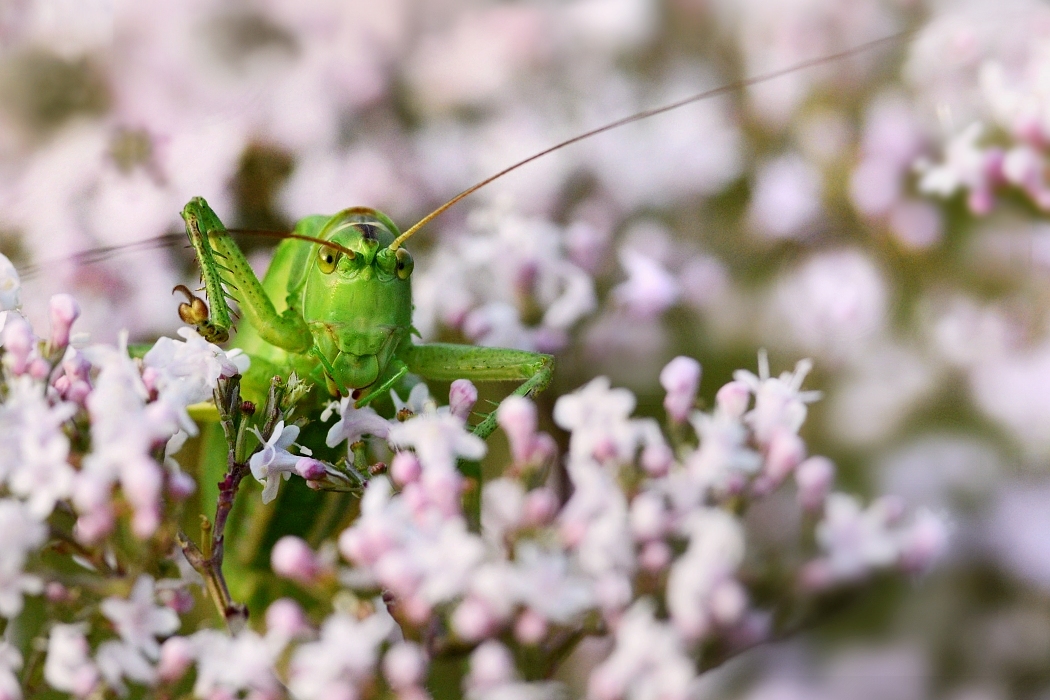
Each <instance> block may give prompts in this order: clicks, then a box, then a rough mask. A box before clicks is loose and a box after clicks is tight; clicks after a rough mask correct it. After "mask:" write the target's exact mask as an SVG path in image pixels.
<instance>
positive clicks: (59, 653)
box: [44, 624, 99, 697]
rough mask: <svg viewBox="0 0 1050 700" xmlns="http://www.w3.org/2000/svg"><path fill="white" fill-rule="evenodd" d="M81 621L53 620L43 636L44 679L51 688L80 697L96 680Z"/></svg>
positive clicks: (96, 675) (88, 690)
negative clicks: (53, 624)
mask: <svg viewBox="0 0 1050 700" xmlns="http://www.w3.org/2000/svg"><path fill="white" fill-rule="evenodd" d="M90 653H91V647H89V646H88V643H87V639H85V638H84V628H83V626H82V625H64V624H55V626H54V627H52V628H51V634H50V636H49V637H48V640H47V660H46V661H45V662H44V680H46V681H47V683H48V685H50V686H51V687H52V688H54V689H55V690H61V691H64V692H67V693H72V694H73V695H76V696H77V697H84V696H86V695H87V694H88V693H90V692H91V690H92V689H93V688H94V687H95V684H96V683H98V678H99V674H98V669H97V668H96V667H95V664H94V663H93V662H92V661H91V657H90Z"/></svg>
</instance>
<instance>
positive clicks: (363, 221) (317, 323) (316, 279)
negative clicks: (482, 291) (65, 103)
mask: <svg viewBox="0 0 1050 700" xmlns="http://www.w3.org/2000/svg"><path fill="white" fill-rule="evenodd" d="M182 216H183V219H185V221H186V228H187V232H188V234H189V236H190V241H191V243H192V244H193V246H194V249H195V250H196V252H197V257H198V260H199V262H200V265H201V275H202V278H203V280H204V284H205V290H206V292H207V294H208V302H209V305H210V307H211V315H210V318H208V319H207V320H206V321H203V322H201V323H199V324H198V330H200V332H201V333H202V334H203V335H204V336H205V337H206V338H208V339H209V340H213V341H221V340H223V339H225V338H227V337H228V330H229V327H230V325H231V319H230V312H229V309H228V307H227V305H226V301H225V297H227V296H229V297H230V298H232V299H234V300H235V301H236V302H237V303H238V305H239V306H240V308H241V313H242V315H243V322H242V328H241V330H240V331H239V334H238V338H237V342H236V347H239V348H241V349H243V350H244V351H245V353H247V354H248V355H249V356H250V357H251V359H252V367H251V369H250V370H249V372H248V375H247V376H246V377H245V378H244V380H243V382H242V386H243V392H244V395H245V398H248V399H250V400H254V401H259V400H261V398H262V397H263V396H264V395H265V392H266V389H267V387H268V386H269V383H270V378H272V377H273V376H275V375H281V376H283V377H287V376H288V375H289V374H290V373H291V372H292V371H295V372H296V373H297V374H299V375H300V376H301V377H303V378H307V379H308V380H311V381H313V382H315V383H317V384H318V385H320V386H323V387H324V389H325V390H326V391H327V394H328V395H329V396H332V397H337V396H347V395H352V396H353V397H354V398H355V404H356V406H358V407H361V406H365V405H367V404H368V403H370V402H371V401H372V400H374V399H375V398H377V397H379V396H383V395H385V394H386V393H387V392H388V391H389V389H390V388H392V387H394V386H395V385H396V384H397V383H398V381H399V380H400V379H401V378H402V377H403V376H404V375H406V374H407V373H409V372H411V373H413V374H416V375H418V376H420V377H422V378H424V379H437V380H451V379H460V378H463V379H470V380H472V381H514V380H518V381H521V382H522V384H521V385H520V386H519V387H518V388H517V389H516V390H515V392H514V393H515V394H519V395H527V394H531V393H535V392H538V391H541V390H542V389H543V388H545V387H546V386H547V384H548V383H549V382H550V378H551V373H552V372H553V367H554V359H553V358H552V357H551V356H550V355H543V354H540V353H534V352H527V351H523V350H510V349H502V348H479V347H474V346H470V345H454V344H448V343H426V344H416V343H414V342H413V341H412V337H411V336H412V334H413V333H414V329H413V328H412V290H411V273H412V264H411V257H410V256H409V255H408V254H407V252H406V251H405V250H404V249H403V248H401V249H398V250H396V251H395V250H392V249H391V248H390V244H391V243H392V242H393V240H394V239H395V238H396V237H397V236H398V235H399V231H398V230H397V228H396V226H395V225H394V223H393V222H392V221H391V220H390V219H389V218H388V217H387V216H385V215H383V214H382V213H380V212H377V211H375V210H372V209H365V208H361V207H359V208H352V209H347V210H344V211H342V212H339V213H338V214H336V215H334V216H331V217H325V216H311V217H307V218H305V219H303V220H301V221H300V222H299V223H298V224H297V225H296V227H295V234H298V235H300V236H307V237H310V238H316V239H321V240H324V241H331V242H332V243H333V244H335V245H338V246H340V247H341V248H342V249H343V250H347V251H350V252H352V256H351V255H350V254H347V253H345V252H341V251H340V250H338V249H336V248H335V247H333V248H328V247H325V246H321V245H320V244H317V243H313V242H304V241H302V240H297V239H295V238H289V239H286V240H284V241H282V242H281V244H280V246H278V248H277V251H276V253H275V255H274V258H273V261H272V262H271V264H270V267H269V269H268V270H267V272H266V275H265V276H264V278H263V281H262V282H260V281H259V280H258V278H256V276H255V274H254V273H253V272H252V270H251V268H250V267H249V265H248V262H247V260H246V259H245V258H244V255H243V253H242V252H241V251H240V249H239V248H238V247H237V245H236V243H235V242H234V241H233V239H232V238H231V237H230V236H229V234H228V233H226V229H225V227H224V226H223V225H222V222H220V221H219V218H218V217H217V216H216V215H215V213H214V212H213V211H212V210H211V208H210V207H209V206H208V204H207V202H205V201H204V200H203V199H201V198H199V197H198V198H195V199H193V200H192V201H191V202H190V203H189V204H187V205H186V207H185V209H183V212H182ZM495 425H496V423H495V416H494V415H493V414H489V415H488V416H486V417H485V419H483V420H482V421H481V422H480V423H479V424H478V425H477V426H475V427H474V429H473V430H474V433H475V434H477V435H479V436H481V437H487V436H488V435H489V434H490V433H491V432H492V431H493V430H494V429H495Z"/></svg>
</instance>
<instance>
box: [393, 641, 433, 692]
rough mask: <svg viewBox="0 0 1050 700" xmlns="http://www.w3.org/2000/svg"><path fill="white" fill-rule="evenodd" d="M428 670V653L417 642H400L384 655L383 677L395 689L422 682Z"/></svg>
mask: <svg viewBox="0 0 1050 700" xmlns="http://www.w3.org/2000/svg"><path fill="white" fill-rule="evenodd" d="M426 672H427V658H426V655H425V654H424V653H423V649H422V647H420V646H419V645H418V644H416V643H415V642H399V643H397V644H395V645H394V646H392V647H391V648H390V650H389V651H388V652H387V653H386V655H385V656H383V677H384V678H386V681H387V683H389V684H390V687H391V688H393V689H394V690H401V689H407V688H410V687H412V686H415V685H419V684H421V683H422V682H423V681H424V680H425V676H426Z"/></svg>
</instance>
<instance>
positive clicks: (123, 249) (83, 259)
mask: <svg viewBox="0 0 1050 700" xmlns="http://www.w3.org/2000/svg"><path fill="white" fill-rule="evenodd" d="M226 233H231V234H234V235H245V236H262V237H264V238H277V239H280V240H284V239H285V238H294V239H296V240H300V241H306V242H308V243H317V244H320V245H323V246H328V247H329V248H332V249H334V250H338V251H339V252H340V253H342V254H343V255H346V256H347V257H350V258H353V257H355V256H356V255H357V254H356V253H355V252H354V251H352V250H350V249H349V248H347V247H345V246H341V245H339V244H338V243H333V242H332V241H326V240H324V239H322V238H314V237H313V236H304V235H302V234H299V233H290V232H288V231H262V230H258V229H246V228H230V229H226ZM180 241H181V242H183V243H185V242H186V234H185V233H165V234H163V235H160V236H157V237H156V238H150V239H147V240H145V241H135V242H134V243H123V244H120V245H108V246H102V247H100V248H92V249H91V250H85V251H82V252H79V253H73V254H72V255H67V256H65V257H62V258H58V259H54V260H45V261H44V262H39V263H30V264H29V265H25V266H23V267H22V268H21V269H20V270H19V271H18V273H19V275H20V276H21V278H22V279H25V280H29V279H33V278H34V277H36V276H37V275H39V274H40V273H41V272H43V271H44V270H47V269H49V268H51V267H53V266H54V265H56V264H64V263H68V262H72V263H76V264H78V265H91V264H94V263H98V262H102V261H103V260H106V259H108V258H110V257H112V256H113V255H115V254H117V253H131V252H134V251H146V250H156V249H158V248H167V247H169V246H172V245H174V244H176V243H179V242H180Z"/></svg>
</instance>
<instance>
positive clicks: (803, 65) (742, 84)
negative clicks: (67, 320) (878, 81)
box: [390, 29, 916, 250]
mask: <svg viewBox="0 0 1050 700" xmlns="http://www.w3.org/2000/svg"><path fill="white" fill-rule="evenodd" d="M915 31H916V30H914V29H908V30H904V31H900V32H897V33H896V34H890V35H888V36H884V37H882V38H880V39H873V40H872V41H868V42H865V43H863V44H858V45H857V46H854V47H852V48H849V49H845V50H843V51H839V52H837V53H833V54H828V55H826V56H821V57H819V58H811V59H808V60H805V61H800V62H799V63H796V64H794V65H791V66H788V67H787V68H779V69H777V70H775V71H771V72H769V73H763V74H761V75H756V76H754V77H752V78H744V79H742V80H736V81H734V82H731V83H726V84H725V85H722V86H720V87H716V88H713V89H711V90H705V91H704V92H699V93H697V94H695V95H691V96H690V97H685V98H682V99H680V100H678V101H677V102H672V103H670V104H666V105H663V106H662V107H654V108H653V109H647V110H644V111H641V112H637V113H635V114H632V115H630V116H628V117H622V118H620V119H617V120H616V121H612V122H609V123H608V124H605V125H603V126H599V127H596V128H594V129H591V130H590V131H585V132H584V133H582V134H579V135H577V136H573V137H572V138H571V139H566V140H564V141H562V142H561V143H557V144H555V145H553V146H551V147H550V148H546V149H544V150H542V151H540V152H539V153H535V154H533V155H531V156H529V157H528V158H525V159H524V160H519V161H518V162H517V163H515V164H514V165H511V166H510V167H507V168H504V169H503V170H500V171H499V172H498V173H496V174H495V175H492V176H490V177H487V178H485V179H484V180H482V181H481V182H479V183H477V184H476V185H472V186H471V187H468V188H467V189H465V190H463V191H462V192H460V193H459V194H457V195H456V196H455V197H453V198H452V199H450V200H448V201H447V202H445V203H444V204H442V205H441V206H440V207H438V208H437V209H435V210H434V211H432V212H430V213H429V214H427V215H426V216H424V217H423V218H422V219H420V220H419V221H418V222H417V223H416V224H415V225H413V226H412V227H410V228H409V229H407V230H406V231H405V232H404V233H402V234H401V235H400V236H398V237H397V238H396V239H394V242H393V243H391V244H390V249H391V250H397V249H398V248H399V247H400V246H401V245H402V244H403V243H404V242H405V241H407V240H408V239H409V238H411V237H412V235H413V234H415V233H416V231H418V230H419V229H420V228H422V227H423V226H425V225H426V224H428V223H430V222H431V221H433V220H434V219H436V218H437V217H438V216H440V215H441V214H443V213H444V212H445V210H447V209H449V208H450V207H452V206H453V205H455V204H456V203H457V202H459V201H460V200H461V199H463V198H465V197H468V196H470V195H472V194H474V193H475V192H477V191H478V190H480V189H481V188H482V187H484V186H485V185H488V184H489V183H491V182H494V181H496V180H498V179H500V178H501V177H503V176H504V175H506V174H508V173H510V172H513V171H514V170H517V169H518V168H520V167H521V166H523V165H526V164H528V163H531V162H532V161H534V160H536V159H537V158H542V157H543V156H545V155H547V154H549V153H553V152H554V151H557V150H561V149H562V148H565V147H566V146H571V145H572V144H574V143H576V142H577V141H583V140H584V139H589V138H591V137H592V136H597V135H598V134H601V133H604V132H606V131H611V130H613V129H616V128H618V127H621V126H624V125H626V124H630V123H632V122H637V121H641V120H642V119H648V118H649V117H653V116H656V115H657V114H663V113H664V112H670V111H671V110H674V109H678V108H679V107H683V106H685V105H687V104H690V103H692V102H699V101H701V100H706V99H708V98H709V97H716V96H718V95H723V94H725V93H728V92H735V91H737V90H743V89H744V88H747V87H751V86H752V85H758V84H759V83H765V82H767V81H770V80H774V79H775V78H779V77H781V76H784V75H787V74H789V73H794V72H795V71H799V70H805V69H807V68H813V67H815V66H819V65H822V64H824V63H828V62H830V61H835V60H838V59H840V58H849V57H850V56H854V55H857V54H860V53H864V52H865V51H870V50H872V49H875V48H878V47H880V46H883V45H885V44H891V43H894V42H896V41H898V40H900V39H902V38H904V37H906V36H908V35H910V34H913V33H914V32H915Z"/></svg>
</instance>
